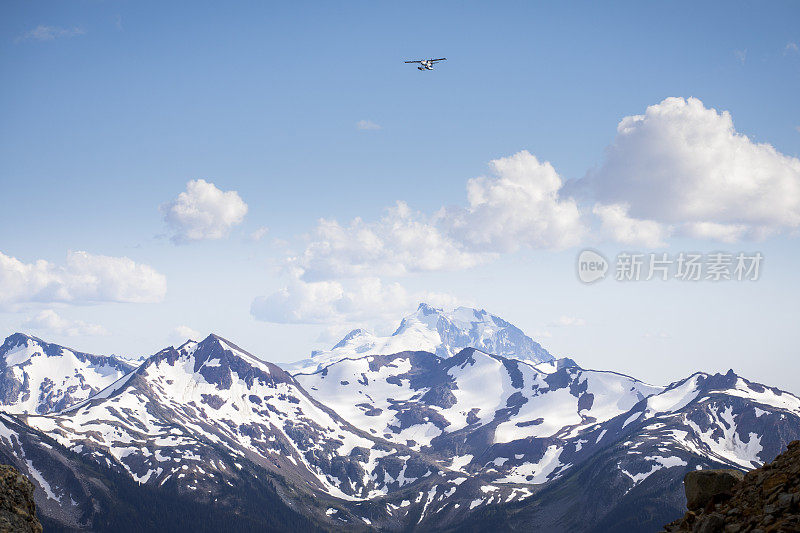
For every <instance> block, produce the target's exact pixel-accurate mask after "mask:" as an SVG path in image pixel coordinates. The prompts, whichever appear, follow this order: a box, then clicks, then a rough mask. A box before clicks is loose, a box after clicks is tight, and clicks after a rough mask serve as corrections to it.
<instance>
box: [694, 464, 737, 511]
mask: <svg viewBox="0 0 800 533" xmlns="http://www.w3.org/2000/svg"><path fill="white" fill-rule="evenodd" d="M742 478H744V473H743V472H740V471H739V470H732V469H724V470H695V471H693V472H689V473H687V474H686V476H684V478H683V487H684V490H685V491H686V507H688V508H689V509H691V510H696V509H701V508H703V507H705V506H706V504H707V503H708V502H709V501H712V500H713V499H715V498H717V499H719V500H723V499H727V498H730V496H731V489H733V486H734V485H736V484H737V483H738V482H740V481H741V480H742Z"/></svg>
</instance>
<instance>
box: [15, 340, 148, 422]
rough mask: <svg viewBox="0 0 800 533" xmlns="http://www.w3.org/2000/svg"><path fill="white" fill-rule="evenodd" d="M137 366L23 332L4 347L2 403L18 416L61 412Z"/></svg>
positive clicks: (113, 357) (116, 358)
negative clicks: (53, 342)
mask: <svg viewBox="0 0 800 533" xmlns="http://www.w3.org/2000/svg"><path fill="white" fill-rule="evenodd" d="M133 369H134V365H132V364H130V363H128V362H126V361H124V360H122V359H120V358H118V357H115V356H113V355H112V356H105V355H93V354H88V353H83V352H78V351H76V350H72V349H71V348H67V347H65V346H60V345H58V344H52V343H49V342H46V341H44V340H42V339H40V338H38V337H34V336H32V335H27V334H25V333H14V334H13V335H10V336H8V337H6V339H5V341H4V342H3V344H2V346H0V405H2V406H3V409H4V410H6V411H9V412H12V413H20V414H44V413H50V412H54V411H59V410H61V409H64V408H65V407H67V406H69V405H71V404H73V403H76V402H80V401H82V400H85V399H86V398H88V397H90V396H92V395H93V394H96V393H97V392H99V391H100V390H102V389H104V388H105V387H107V386H108V385H110V384H111V383H113V382H114V381H116V380H117V379H119V378H120V377H122V376H123V375H125V374H126V373H128V372H130V371H131V370H133Z"/></svg>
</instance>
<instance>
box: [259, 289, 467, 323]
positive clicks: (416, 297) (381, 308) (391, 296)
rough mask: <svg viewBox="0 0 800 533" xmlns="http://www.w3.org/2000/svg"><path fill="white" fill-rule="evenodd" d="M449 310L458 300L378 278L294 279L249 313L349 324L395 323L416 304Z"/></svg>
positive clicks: (276, 318)
mask: <svg viewBox="0 0 800 533" xmlns="http://www.w3.org/2000/svg"><path fill="white" fill-rule="evenodd" d="M421 301H425V302H429V303H431V305H436V306H445V307H451V306H454V305H456V304H457V303H459V302H458V300H457V299H456V298H455V297H452V296H450V295H447V294H441V293H430V292H417V293H411V292H409V291H408V290H406V289H405V288H404V287H403V286H402V285H400V284H399V283H384V282H382V281H381V280H380V279H378V278H363V279H357V280H351V281H350V282H348V283H346V284H344V283H340V282H338V281H314V282H310V283H307V282H304V281H302V280H301V279H299V278H295V279H293V280H292V282H291V283H290V284H289V285H288V286H287V287H285V288H283V289H281V290H279V291H276V292H274V293H272V294H270V295H269V296H262V297H259V298H256V299H255V300H254V301H253V303H252V305H251V307H250V312H251V314H252V315H253V316H254V317H255V318H256V319H258V320H263V321H265V322H273V323H277V324H343V323H347V324H353V323H359V322H372V323H374V322H375V321H380V320H396V318H397V316H398V315H400V314H402V313H404V312H407V311H409V310H411V309H413V308H414V307H415V306H416V305H417V304H418V303H419V302H421Z"/></svg>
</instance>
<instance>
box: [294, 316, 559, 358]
mask: <svg viewBox="0 0 800 533" xmlns="http://www.w3.org/2000/svg"><path fill="white" fill-rule="evenodd" d="M464 348H475V349H478V350H481V351H483V352H486V353H491V354H495V355H501V356H503V357H508V358H512V359H519V360H522V361H530V362H532V363H547V362H551V361H554V360H555V358H554V357H553V356H552V355H550V353H549V352H548V351H547V350H545V349H544V348H542V346H541V345H540V344H539V343H537V342H536V341H534V340H533V339H531V338H530V337H528V336H527V335H525V333H523V332H522V330H520V329H519V328H517V327H516V326H514V325H513V324H511V323H509V322H507V321H505V320H503V319H502V318H500V317H498V316H495V315H492V314H490V313H488V312H487V311H485V310H484V309H473V308H471V307H457V308H455V309H453V310H452V311H445V310H444V309H442V308H438V307H434V306H431V305H429V304H426V303H421V304H419V307H417V310H416V311H415V312H414V313H412V314H410V315H408V316H406V317H405V318H403V319H402V321H401V322H400V325H399V326H398V328H397V329H396V330H395V332H394V333H392V334H391V335H389V336H378V335H375V334H373V333H371V332H368V331H365V330H363V329H354V330H353V331H351V332H350V333H348V334H347V335H346V336H345V337H344V338H343V339H342V340H341V341H339V342H338V343H336V345H334V347H333V348H331V349H330V350H323V351H319V352H315V353H314V354H313V355H312V357H311V358H309V359H304V360H302V361H298V362H296V363H291V364H287V365H284V368H286V369H287V370H289V371H290V372H292V373H308V372H314V371H315V370H318V369H320V368H323V367H324V366H326V365H329V364H331V363H335V362H336V361H340V360H342V359H345V358H352V357H361V356H364V355H388V354H394V353H400V352H405V351H426V352H431V353H434V354H436V355H437V356H439V357H442V358H448V357H452V356H453V355H455V354H457V353H458V352H459V351H461V350H462V349H464Z"/></svg>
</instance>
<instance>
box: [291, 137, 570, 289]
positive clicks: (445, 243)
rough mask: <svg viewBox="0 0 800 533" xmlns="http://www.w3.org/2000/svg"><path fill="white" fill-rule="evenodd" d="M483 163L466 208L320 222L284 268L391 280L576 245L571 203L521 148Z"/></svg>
mask: <svg viewBox="0 0 800 533" xmlns="http://www.w3.org/2000/svg"><path fill="white" fill-rule="evenodd" d="M490 166H491V168H492V170H493V172H494V174H495V176H493V177H480V178H475V179H472V180H469V182H468V184H467V198H468V204H469V205H468V206H467V207H451V208H446V209H441V210H439V212H438V213H436V214H435V215H433V216H425V215H424V214H422V213H419V212H416V211H413V210H412V209H411V208H409V206H408V205H407V204H405V203H404V202H398V203H397V204H396V205H395V206H394V207H392V208H389V209H387V210H386V214H385V215H384V216H383V217H382V218H381V219H380V220H379V221H377V222H365V221H364V220H362V219H361V218H356V219H354V220H353V221H352V222H350V224H349V225H347V226H343V225H341V224H339V223H338V222H337V221H335V220H326V219H322V220H320V221H319V224H318V225H317V228H316V229H315V231H314V234H313V237H312V239H311V242H310V243H308V245H307V246H306V249H305V250H304V251H303V253H301V254H300V255H298V256H297V257H292V258H290V261H289V263H290V264H291V265H292V266H295V267H299V268H301V269H302V270H303V274H302V278H303V280H305V281H320V280H324V279H338V278H344V277H365V276H399V275H405V274H408V273H412V272H427V271H441V270H458V269H464V268H470V267H473V266H475V265H478V264H480V263H483V262H485V261H487V260H490V259H492V258H494V257H495V255H496V253H498V252H509V251H514V250H516V249H518V248H520V247H523V246H527V247H532V248H556V249H559V248H566V247H569V246H573V245H576V244H578V243H579V242H580V241H581V238H582V236H583V235H584V233H585V228H584V226H583V223H582V221H581V216H580V213H579V211H578V206H577V204H576V203H575V201H574V200H572V199H571V198H566V199H565V198H561V196H560V194H559V193H560V190H561V187H562V183H563V182H562V180H561V178H560V177H559V175H558V174H557V173H556V171H555V169H553V167H552V166H551V165H550V164H549V163H540V162H539V161H538V160H537V159H536V158H535V157H534V156H533V155H531V154H530V153H528V152H525V151H523V152H519V153H517V154H515V155H513V156H510V157H506V158H501V159H496V160H494V161H492V162H491V163H490Z"/></svg>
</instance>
